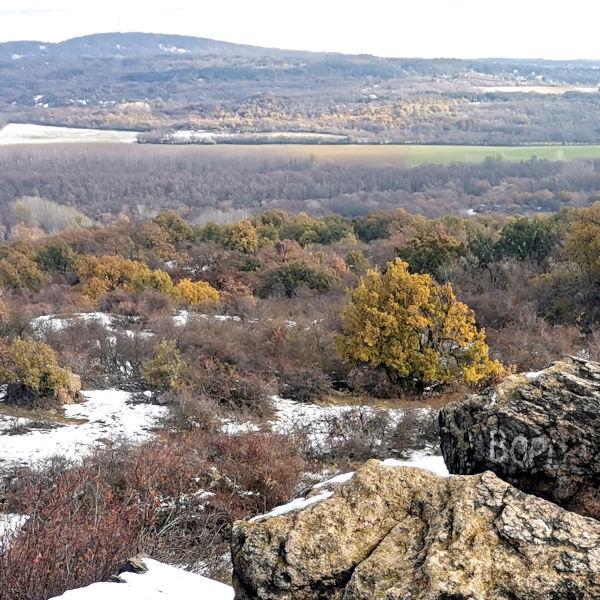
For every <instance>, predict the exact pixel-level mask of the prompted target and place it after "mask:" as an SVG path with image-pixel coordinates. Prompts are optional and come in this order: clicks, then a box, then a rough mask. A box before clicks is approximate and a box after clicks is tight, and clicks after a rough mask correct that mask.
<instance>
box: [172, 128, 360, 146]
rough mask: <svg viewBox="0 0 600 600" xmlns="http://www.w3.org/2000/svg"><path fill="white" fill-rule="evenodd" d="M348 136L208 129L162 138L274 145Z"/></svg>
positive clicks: (338, 140) (179, 141)
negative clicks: (253, 142)
mask: <svg viewBox="0 0 600 600" xmlns="http://www.w3.org/2000/svg"><path fill="white" fill-rule="evenodd" d="M347 139H348V138H347V136H344V135H338V134H333V133H315V132H309V131H307V132H304V131H255V132H245V133H236V132H233V131H208V130H206V129H187V130H179V131H170V132H168V133H166V134H164V135H163V136H162V140H161V141H162V142H163V143H166V144H218V143H235V142H251V141H255V142H256V141H260V142H266V143H269V142H272V143H297V142H302V143H304V142H313V143H316V144H319V143H329V144H332V143H333V144H335V143H342V142H345V141H346V140H347Z"/></svg>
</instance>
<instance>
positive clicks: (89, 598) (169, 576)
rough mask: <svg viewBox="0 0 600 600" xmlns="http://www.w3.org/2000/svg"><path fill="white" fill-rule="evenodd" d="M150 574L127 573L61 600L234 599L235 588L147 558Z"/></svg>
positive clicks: (69, 593)
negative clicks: (116, 579)
mask: <svg viewBox="0 0 600 600" xmlns="http://www.w3.org/2000/svg"><path fill="white" fill-rule="evenodd" d="M144 564H145V565H146V567H147V568H148V571H147V572H146V573H141V574H138V573H123V574H121V575H120V576H119V580H120V583H94V584H93V585H90V586H88V587H85V588H80V589H77V590H70V591H68V592H65V593H64V594H63V595H62V596H57V597H56V598H57V599H58V598H60V600H106V599H107V598H110V600H231V599H232V598H233V588H231V587H229V586H228V585H225V584H223V583H219V582H218V581H213V580H211V579H207V578H206V577H202V576H201V575H195V574H194V573H188V572H187V571H182V570H181V569H177V568H175V567H170V566H168V565H165V564H162V563H159V562H157V561H155V560H151V559H149V558H148V559H145V560H144Z"/></svg>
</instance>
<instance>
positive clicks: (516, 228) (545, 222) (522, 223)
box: [496, 217, 559, 264]
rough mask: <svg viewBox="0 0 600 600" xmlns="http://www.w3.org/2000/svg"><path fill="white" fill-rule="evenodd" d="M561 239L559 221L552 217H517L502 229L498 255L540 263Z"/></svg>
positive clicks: (497, 244) (497, 250)
mask: <svg viewBox="0 0 600 600" xmlns="http://www.w3.org/2000/svg"><path fill="white" fill-rule="evenodd" d="M558 240H559V222H558V221H557V220H556V219H555V218H552V217H536V218H533V219H529V218H528V217H517V218H515V219H513V220H512V221H510V222H509V223H507V224H506V225H505V226H504V227H503V228H502V230H501V231H500V238H499V240H498V242H497V243H496V252H497V255H498V256H500V257H504V258H515V259H516V260H532V261H535V262H537V263H538V264H540V263H541V262H542V261H543V260H544V259H545V258H547V257H548V256H549V255H550V253H551V252H552V251H553V250H554V248H555V247H556V245H557V244H558Z"/></svg>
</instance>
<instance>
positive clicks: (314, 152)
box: [142, 144, 600, 166]
mask: <svg viewBox="0 0 600 600" xmlns="http://www.w3.org/2000/svg"><path fill="white" fill-rule="evenodd" d="M142 148H143V149H144V150H146V151H147V150H148V149H149V148H152V150H151V151H154V152H173V151H175V152H176V153H177V152H195V153H199V154H204V155H206V156H210V157H212V158H214V159H216V160H218V159H219V158H241V157H252V158H254V159H269V158H279V159H281V158H290V159H294V158H295V159H308V158H311V157H312V158H313V159H315V160H317V161H319V162H335V163H348V164H362V165H378V166H386V165H390V166H398V165H407V166H417V165H422V164H426V163H437V164H449V163H453V162H481V161H483V160H485V159H486V158H487V157H489V156H492V157H498V158H502V159H504V160H528V159H531V158H533V157H538V158H545V159H548V160H574V159H577V158H600V145H597V146H552V145H548V146H434V145H431V146H426V145H423V146H420V145H316V144H306V145H305V144H276V145H275V144H265V145H229V144H222V145H213V146H145V147H144V146H142Z"/></svg>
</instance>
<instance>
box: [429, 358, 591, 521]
mask: <svg viewBox="0 0 600 600" xmlns="http://www.w3.org/2000/svg"><path fill="white" fill-rule="evenodd" d="M440 434H441V444H442V452H443V454H444V459H445V461H446V465H447V466H448V469H449V471H450V472H451V473H459V474H472V473H481V472H482V471H485V470H491V471H494V473H496V474H497V475H499V476H500V477H501V478H502V479H504V480H506V481H508V482H510V483H512V484H513V485H515V486H516V487H518V488H520V489H522V490H524V491H526V492H529V493H532V494H536V495H538V496H542V497H544V498H547V499H549V500H552V501H553V502H556V503H557V504H560V505H561V506H563V507H565V508H568V509H570V510H573V511H576V512H579V513H581V514H585V515H588V516H593V517H595V518H600V364H598V363H592V362H589V361H584V360H580V359H575V358H572V359H569V360H567V361H564V362H557V363H555V364H554V365H552V366H551V367H550V368H548V369H545V370H544V371H540V372H539V373H529V374H527V375H515V376H512V377H509V378H507V379H506V380H505V381H503V382H502V383H501V384H499V385H498V386H496V387H495V388H491V389H489V390H487V391H485V392H483V393H482V394H479V395H475V396H471V397H469V398H467V399H465V400H461V401H459V402H456V403H453V404H450V405H448V406H447V407H445V408H444V409H443V410H442V411H441V412H440Z"/></svg>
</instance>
